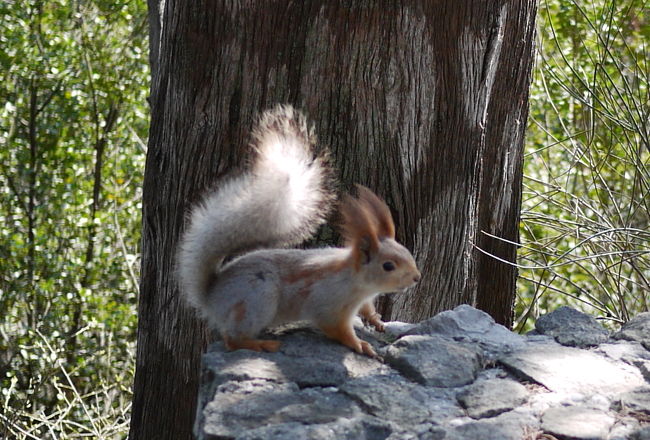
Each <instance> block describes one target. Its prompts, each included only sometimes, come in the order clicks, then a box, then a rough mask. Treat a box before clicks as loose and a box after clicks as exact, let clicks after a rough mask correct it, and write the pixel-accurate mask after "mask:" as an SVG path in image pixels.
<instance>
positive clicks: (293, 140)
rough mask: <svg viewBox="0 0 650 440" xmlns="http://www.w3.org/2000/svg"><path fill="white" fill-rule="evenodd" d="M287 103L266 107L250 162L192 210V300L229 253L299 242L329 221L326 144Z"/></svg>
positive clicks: (184, 243)
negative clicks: (322, 145)
mask: <svg viewBox="0 0 650 440" xmlns="http://www.w3.org/2000/svg"><path fill="white" fill-rule="evenodd" d="M315 148H316V140H315V136H314V134H313V129H310V128H309V127H308V126H307V121H306V119H305V117H304V115H303V114H302V113H300V112H298V111H296V110H294V109H293V108H292V107H290V106H287V105H279V106H277V107H275V108H274V109H272V110H269V111H267V112H265V113H264V114H263V115H262V117H261V118H260V120H259V122H258V124H257V127H256V128H255V130H254V131H253V143H252V152H251V160H250V169H249V170H247V171H246V172H245V173H244V174H242V175H239V176H237V177H234V178H232V179H230V180H226V181H225V182H223V183H222V184H221V185H220V186H219V188H218V189H217V190H216V191H215V192H212V193H210V194H208V195H207V196H206V198H205V199H204V200H203V201H202V202H201V203H200V204H199V205H197V206H196V207H195V208H194V209H193V211H192V213H191V216H190V221H189V225H188V227H187V229H186V232H185V234H184V235H183V237H182V239H181V242H180V246H179V252H178V275H179V278H180V284H181V286H180V287H181V289H182V291H183V293H184V295H185V296H186V298H187V299H188V301H189V302H190V303H192V304H194V305H195V306H199V307H200V306H202V305H203V304H204V302H205V298H206V292H207V289H208V287H209V285H210V282H211V281H212V280H214V279H215V277H217V276H218V271H219V267H220V266H221V264H222V262H223V260H224V258H226V257H227V256H229V255H233V254H240V253H242V252H246V251H250V250H253V249H257V248H270V247H282V246H289V245H293V244H298V243H300V242H302V241H303V240H305V239H307V238H309V237H311V236H312V235H313V234H314V232H315V231H316V229H317V228H318V226H319V225H320V224H322V223H323V222H324V221H325V219H326V217H327V215H328V214H329V211H330V208H331V206H332V204H333V201H334V193H333V190H332V188H331V187H332V184H331V169H330V167H329V165H328V156H327V154H328V153H327V150H325V149H322V150H321V151H320V152H317V151H316V149H315Z"/></svg>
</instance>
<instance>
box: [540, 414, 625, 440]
mask: <svg viewBox="0 0 650 440" xmlns="http://www.w3.org/2000/svg"><path fill="white" fill-rule="evenodd" d="M615 421H616V419H615V418H614V416H613V415H611V414H608V413H606V412H604V411H601V410H598V409H593V408H588V407H581V406H566V407H558V408H550V409H549V410H547V411H546V412H545V413H544V416H543V417H542V430H544V432H546V433H550V434H552V435H554V436H558V437H560V438H565V437H569V438H572V439H580V440H582V439H585V440H592V439H605V438H606V437H607V434H608V433H609V431H610V429H611V428H612V427H613V426H614V422H615Z"/></svg>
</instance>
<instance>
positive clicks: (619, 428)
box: [607, 415, 650, 440]
mask: <svg viewBox="0 0 650 440" xmlns="http://www.w3.org/2000/svg"><path fill="white" fill-rule="evenodd" d="M616 419H617V420H616V423H614V426H613V427H612V429H611V430H610V431H609V435H608V437H607V440H628V439H630V438H633V437H634V434H635V433H636V432H638V431H639V430H640V429H641V424H640V423H639V421H638V420H637V419H635V418H633V417H620V415H617V417H616ZM649 440H650V439H649Z"/></svg>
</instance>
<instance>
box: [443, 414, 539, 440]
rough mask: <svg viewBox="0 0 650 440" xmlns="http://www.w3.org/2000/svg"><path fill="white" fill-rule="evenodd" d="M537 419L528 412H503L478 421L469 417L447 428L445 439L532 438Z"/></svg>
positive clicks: (536, 426) (537, 428)
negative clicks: (468, 419) (464, 421)
mask: <svg viewBox="0 0 650 440" xmlns="http://www.w3.org/2000/svg"><path fill="white" fill-rule="evenodd" d="M539 424H540V423H539V420H538V419H537V418H536V417H533V416H532V415H531V414H528V413H514V411H511V412H508V413H503V414H501V415H499V416H496V417H493V418H490V419H481V420H479V421H476V420H472V419H470V421H469V422H467V423H458V424H456V425H455V426H453V427H452V428H451V429H449V430H448V435H447V437H445V440H469V439H471V440H522V439H527V438H534V437H532V436H531V433H534V432H538V431H539Z"/></svg>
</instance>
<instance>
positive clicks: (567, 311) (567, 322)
mask: <svg viewBox="0 0 650 440" xmlns="http://www.w3.org/2000/svg"><path fill="white" fill-rule="evenodd" d="M535 329H536V330H537V332H539V333H541V334H544V335H549V336H552V337H553V338H555V340H556V341H557V342H559V343H560V344H562V345H567V346H570V347H581V348H585V347H591V346H594V345H598V344H602V343H603V342H605V341H607V337H608V335H609V333H608V332H607V330H605V329H604V328H603V326H601V325H600V324H599V323H598V321H596V320H595V319H594V318H593V317H591V316H589V315H586V314H584V313H582V312H579V311H577V310H575V309H572V308H571V307H566V306H563V307H560V308H559V309H556V310H554V311H552V312H551V313H548V314H546V315H543V316H541V317H540V318H539V319H538V320H537V322H536V323H535Z"/></svg>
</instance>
